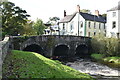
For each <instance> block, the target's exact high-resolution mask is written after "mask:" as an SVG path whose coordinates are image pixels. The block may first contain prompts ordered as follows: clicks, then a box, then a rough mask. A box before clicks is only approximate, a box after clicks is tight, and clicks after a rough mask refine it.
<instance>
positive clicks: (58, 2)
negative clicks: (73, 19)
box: [9, 0, 120, 22]
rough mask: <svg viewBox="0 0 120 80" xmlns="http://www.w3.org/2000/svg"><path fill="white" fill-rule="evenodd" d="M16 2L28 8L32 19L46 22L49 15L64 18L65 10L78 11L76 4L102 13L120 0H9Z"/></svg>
mask: <svg viewBox="0 0 120 80" xmlns="http://www.w3.org/2000/svg"><path fill="white" fill-rule="evenodd" d="M9 1H11V2H13V3H15V5H16V6H19V7H20V8H22V9H23V10H26V11H27V13H28V14H29V15H31V17H30V19H31V20H36V19H37V18H39V19H42V20H43V21H44V22H47V21H48V20H49V17H54V16H57V17H60V18H63V12H64V10H66V13H67V14H68V15H69V14H72V13H74V12H75V11H76V6H77V5H78V4H79V5H80V8H81V9H89V10H91V11H92V12H94V11H95V10H99V11H100V13H106V11H107V10H108V9H110V8H112V7H114V6H117V4H118V1H120V0H9Z"/></svg>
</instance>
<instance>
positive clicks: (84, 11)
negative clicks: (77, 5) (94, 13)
mask: <svg viewBox="0 0 120 80" xmlns="http://www.w3.org/2000/svg"><path fill="white" fill-rule="evenodd" d="M80 12H83V13H91V12H90V10H88V9H82V10H80Z"/></svg>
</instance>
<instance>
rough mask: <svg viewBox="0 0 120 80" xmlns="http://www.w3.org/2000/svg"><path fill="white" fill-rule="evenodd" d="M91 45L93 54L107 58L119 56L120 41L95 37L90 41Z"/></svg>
mask: <svg viewBox="0 0 120 80" xmlns="http://www.w3.org/2000/svg"><path fill="white" fill-rule="evenodd" d="M91 45H92V49H93V52H94V53H101V54H106V55H107V56H115V55H119V54H120V39H117V38H105V37H103V36H95V37H93V39H92V40H91Z"/></svg>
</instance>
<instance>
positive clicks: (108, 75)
mask: <svg viewBox="0 0 120 80" xmlns="http://www.w3.org/2000/svg"><path fill="white" fill-rule="evenodd" d="M66 65H67V66H70V67H72V68H74V69H76V70H78V71H80V72H82V73H87V74H89V75H91V76H92V77H94V78H96V79H97V80H120V69H117V68H116V69H114V68H110V67H108V66H107V65H104V64H101V63H97V62H93V61H92V60H90V59H82V58H76V60H75V61H73V62H66Z"/></svg>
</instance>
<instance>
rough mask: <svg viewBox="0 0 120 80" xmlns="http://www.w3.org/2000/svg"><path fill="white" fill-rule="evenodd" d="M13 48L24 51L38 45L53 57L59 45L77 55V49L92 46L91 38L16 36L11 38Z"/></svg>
mask: <svg viewBox="0 0 120 80" xmlns="http://www.w3.org/2000/svg"><path fill="white" fill-rule="evenodd" d="M11 43H12V48H13V49H17V50H23V49H24V48H26V47H27V46H29V45H31V44H36V45H39V46H41V47H42V48H43V49H44V50H45V52H44V53H45V54H46V55H47V56H52V55H53V51H54V48H55V47H56V46H59V45H67V46H69V48H70V50H69V54H75V50H76V47H77V46H79V45H81V44H85V45H87V46H89V45H90V38H89V37H82V36H70V35H64V36H62V35H61V36H58V35H42V36H31V37H21V36H19V37H18V36H17V37H16V36H14V37H11Z"/></svg>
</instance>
